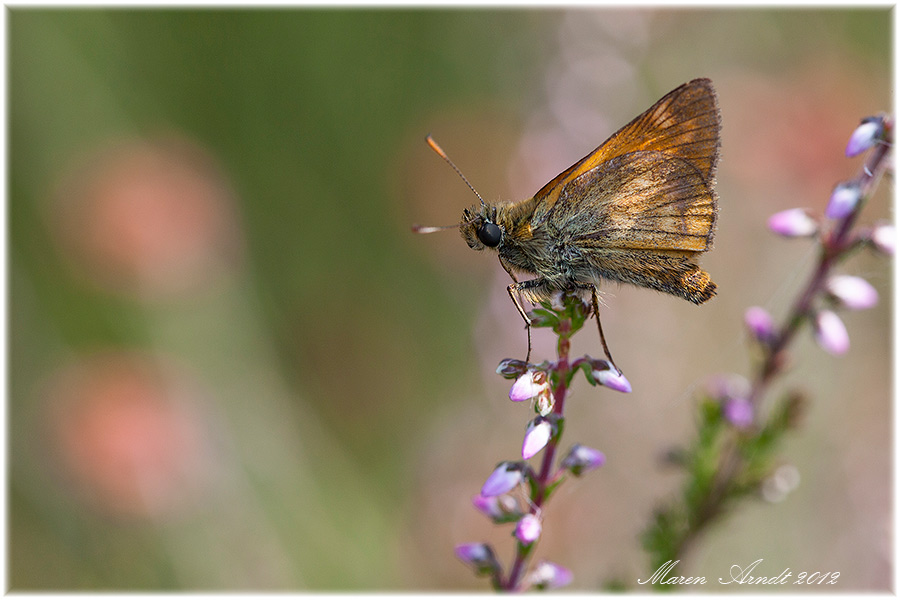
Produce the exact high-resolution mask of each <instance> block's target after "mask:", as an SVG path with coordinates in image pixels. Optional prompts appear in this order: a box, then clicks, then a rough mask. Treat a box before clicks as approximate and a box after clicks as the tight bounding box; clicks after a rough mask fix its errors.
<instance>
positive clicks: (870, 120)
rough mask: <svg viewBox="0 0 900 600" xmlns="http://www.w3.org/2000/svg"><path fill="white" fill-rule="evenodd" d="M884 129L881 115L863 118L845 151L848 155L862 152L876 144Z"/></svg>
mask: <svg viewBox="0 0 900 600" xmlns="http://www.w3.org/2000/svg"><path fill="white" fill-rule="evenodd" d="M883 131H884V121H883V120H882V119H881V118H880V117H867V118H865V119H863V120H862V123H860V124H859V127H857V128H856V129H855V130H854V131H853V134H852V135H851V136H850V141H849V142H847V149H846V151H845V152H844V153H845V154H846V155H847V156H848V157H850V156H856V155H857V154H862V153H863V152H865V151H866V150H868V149H869V148H871V147H872V146H874V145H875V142H876V141H877V140H878V138H880V137H881V134H882V132H883Z"/></svg>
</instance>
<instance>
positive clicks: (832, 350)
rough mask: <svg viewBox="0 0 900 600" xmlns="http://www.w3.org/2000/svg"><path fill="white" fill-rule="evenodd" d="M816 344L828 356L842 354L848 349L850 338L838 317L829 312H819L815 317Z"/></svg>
mask: <svg viewBox="0 0 900 600" xmlns="http://www.w3.org/2000/svg"><path fill="white" fill-rule="evenodd" d="M814 327H815V337H816V343H818V344H819V346H820V347H821V348H822V350H825V351H826V352H828V353H829V354H835V355H837V354H844V353H845V352H846V351H847V350H848V349H849V348H850V336H849V335H848V334H847V328H846V327H844V323H843V321H841V319H840V317H838V316H837V315H836V314H834V313H833V312H832V311H830V310H820V311H819V312H818V313H816V316H815V322H814Z"/></svg>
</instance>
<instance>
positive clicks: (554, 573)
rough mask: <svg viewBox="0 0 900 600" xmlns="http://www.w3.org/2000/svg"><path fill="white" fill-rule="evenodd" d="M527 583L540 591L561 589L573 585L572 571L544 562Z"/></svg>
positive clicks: (530, 574)
mask: <svg viewBox="0 0 900 600" xmlns="http://www.w3.org/2000/svg"><path fill="white" fill-rule="evenodd" d="M527 582H528V583H529V584H531V585H532V586H534V587H536V588H537V589H539V590H546V589H555V588H561V587H564V586H567V585H569V584H570V583H572V571H570V570H568V569H567V568H565V567H561V566H559V565H557V564H555V563H552V562H550V561H546V560H544V561H541V562H540V563H538V564H537V566H535V568H534V570H533V571H532V572H531V573H529V575H528V579H527Z"/></svg>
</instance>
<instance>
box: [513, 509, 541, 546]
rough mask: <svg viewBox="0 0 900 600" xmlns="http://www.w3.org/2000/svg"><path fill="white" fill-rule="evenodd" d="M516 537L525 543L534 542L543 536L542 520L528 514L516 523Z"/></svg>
mask: <svg viewBox="0 0 900 600" xmlns="http://www.w3.org/2000/svg"><path fill="white" fill-rule="evenodd" d="M515 535H516V539H518V540H519V541H520V542H522V543H523V544H525V545H526V546H527V545H529V544H533V543H535V542H536V541H537V539H538V538H539V537H541V520H540V519H539V518H537V516H535V515H532V514H527V515H525V516H524V517H522V518H521V519H519V522H518V523H516V532H515Z"/></svg>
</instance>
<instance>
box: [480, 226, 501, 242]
mask: <svg viewBox="0 0 900 600" xmlns="http://www.w3.org/2000/svg"><path fill="white" fill-rule="evenodd" d="M475 233H477V234H478V239H479V240H481V243H482V244H484V245H485V246H487V247H488V248H493V247H495V246H496V245H497V244H499V243H500V235H501V231H500V228H499V227H497V225H495V224H494V223H482V224H481V227H479V228H478V231H476V232H475Z"/></svg>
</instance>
